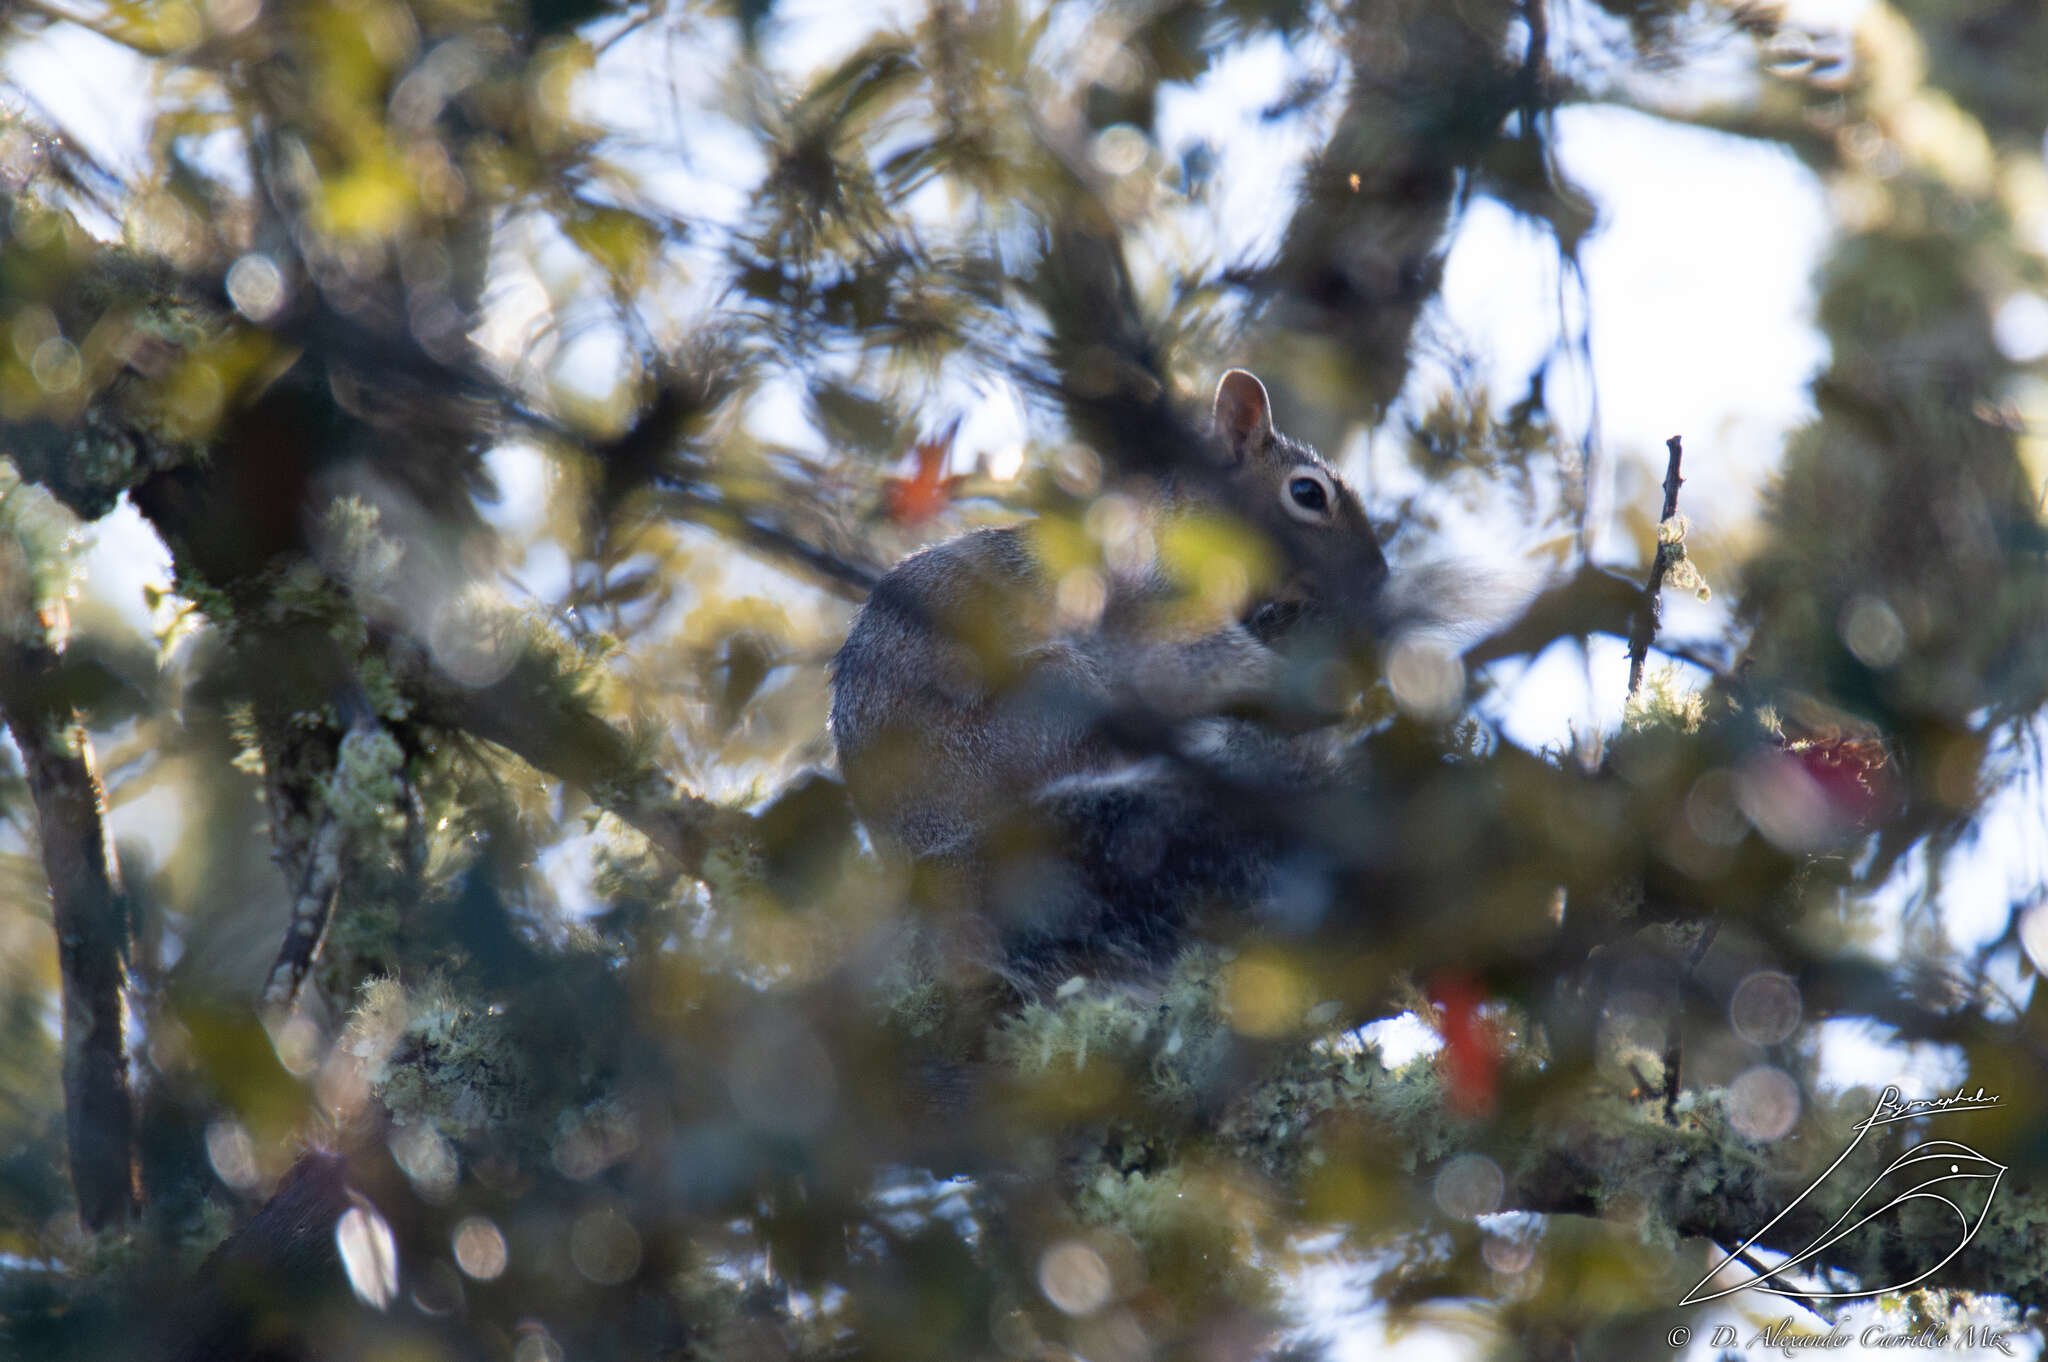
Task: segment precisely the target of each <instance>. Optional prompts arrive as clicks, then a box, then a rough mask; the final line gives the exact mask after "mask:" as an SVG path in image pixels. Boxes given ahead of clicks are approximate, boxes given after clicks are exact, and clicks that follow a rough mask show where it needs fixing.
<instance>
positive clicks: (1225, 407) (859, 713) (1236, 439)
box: [830, 369, 1389, 991]
mask: <svg viewBox="0 0 2048 1362" xmlns="http://www.w3.org/2000/svg"><path fill="white" fill-rule="evenodd" d="M1212 415H1213V421H1212V432H1211V434H1210V436H1209V440H1208V443H1207V447H1206V448H1204V449H1202V450H1199V451H1191V457H1190V458H1188V459H1187V460H1186V467H1185V469H1184V470H1183V471H1181V472H1178V473H1176V474H1174V475H1172V476H1171V477H1170V478H1169V479H1166V480H1163V481H1160V482H1157V483H1150V484H1146V485H1145V486H1144V487H1143V489H1142V490H1141V495H1142V496H1143V500H1144V505H1145V512H1146V514H1148V515H1149V516H1150V517H1152V524H1153V526H1154V527H1155V528H1160V527H1164V526H1167V525H1170V524H1171V523H1172V522H1173V521H1174V520H1175V519H1176V518H1186V517H1190V516H1201V517H1207V518H1209V519H1210V520H1216V519H1225V520H1229V521H1233V522H1236V523H1237V524H1238V525H1240V526H1242V527H1245V528H1247V529H1249V530H1250V531H1252V532H1253V533H1254V534H1255V535H1256V537H1257V538H1258V539H1259V540H1263V541H1264V547H1265V548H1267V549H1270V550H1271V554H1270V556H1271V557H1274V558H1277V560H1278V563H1279V572H1278V573H1277V581H1275V582H1274V583H1272V584H1270V585H1269V586H1268V587H1267V588H1266V589H1264V590H1261V591H1259V592H1257V594H1256V596H1255V598H1254V599H1253V600H1251V601H1250V602H1249V603H1248V604H1246V605H1245V606H1244V608H1243V610H1242V612H1241V613H1240V614H1239V615H1237V617H1235V618H1228V619H1224V620H1220V621H1219V620H1215V619H1213V618H1211V619H1209V620H1207V621H1204V622H1202V623H1200V624H1197V625H1195V626H1193V627H1190V626H1189V625H1188V624H1187V622H1186V618H1185V615H1184V614H1183V615H1175V614H1174V612H1173V609H1172V607H1173V606H1174V604H1175V602H1176V600H1177V599H1180V598H1179V597H1178V594H1177V593H1176V591H1175V589H1174V585H1173V583H1171V582H1170V581H1169V580H1168V578H1167V576H1166V574H1165V572H1164V570H1163V569H1162V568H1161V567H1160V566H1159V565H1158V564H1157V562H1156V560H1155V561H1151V562H1147V563H1142V564H1140V565H1139V566H1137V567H1135V568H1132V569H1131V570H1128V571H1117V572H1111V573H1110V574H1109V575H1108V578H1109V579H1108V580H1107V581H1106V582H1104V583H1102V584H1101V585H1102V590H1101V592H1100V610H1099V612H1096V611H1092V610H1084V611H1080V612H1075V611H1071V610H1069V611H1063V610H1062V609H1061V604H1060V600H1059V597H1060V595H1061V592H1060V589H1059V588H1060V584H1059V583H1057V582H1055V581H1053V580H1051V579H1050V574H1049V572H1048V570H1047V567H1046V565H1045V563H1044V562H1043V561H1042V555H1041V553H1040V552H1039V551H1038V549H1037V548H1036V544H1037V543H1038V542H1039V541H1037V540H1035V538H1034V527H1033V525H1032V524H1031V523H1026V524H1023V525H1017V526H1011V527H1008V528H1002V529H984V530H976V531H973V532H970V533H967V534H964V535H961V536H959V537H957V538H954V539H951V540H948V541H946V542H943V543H940V544H938V545H935V546H933V547H930V548H927V549H924V550H922V551H920V552H918V553H915V554H913V555H911V556H910V557H908V558H906V559H904V560H903V561H902V562H901V563H899V564H898V565H897V566H896V567H895V568H894V569H892V570H891V571H890V572H889V573H888V574H887V575H886V576H884V577H883V578H882V580H881V581H880V582H879V583H878V584H877V585H876V587H875V589H874V591H873V593H872V594H871V595H870V597H869V599H868V601H867V603H866V604H865V605H864V606H863V607H862V609H861V611H860V613H859V615H858V617H857V618H856V619H855V621H854V623H853V625H852V628H851V630H850V631H849V632H848V635H847V638H846V642H845V645H844V646H843V647H842V648H841V649H840V650H839V653H838V655H837V656H836V657H835V658H834V659H833V662H832V667H831V682H832V708H831V717H830V727H831V732H832V736H833V740H834V743H835V745H836V747H837V749H838V755H839V765H840V771H841V774H842V776H843V778H844V780H845V783H846V789H847V793H848V795H849V796H850V797H851V799H852V802H853V806H854V809H855V811H856V812H857V813H858V815H859V816H860V819H861V821H862V822H863V823H864V824H865V825H866V827H867V828H868V830H869V833H870V835H871V837H872V838H873V839H874V841H875V842H876V843H877V845H878V848H879V849H880V850H882V851H883V853H884V854H885V855H886V856H888V857H891V858H892V859H896V860H899V861H903V860H907V861H908V863H909V865H910V866H911V867H912V869H913V870H914V871H915V872H918V873H919V874H920V875H921V876H922V882H923V883H924V885H925V887H926V889H927V891H928V896H930V897H940V896H941V895H943V896H946V897H951V898H954V899H955V900H956V901H957V900H958V899H959V898H960V897H963V896H964V898H965V899H966V901H967V906H970V907H973V908H975V909H977V910H979V914H980V916H981V919H982V920H983V921H984V922H985V923H986V924H987V925H988V926H989V927H990V928H991V929H992V931H993V934H994V938H995V951H994V957H995V958H994V961H993V964H994V967H995V969H996V970H997V972H998V973H999V974H1001V975H1002V976H1004V977H1006V978H1007V979H1009V980H1010V981H1011V982H1012V983H1013V984H1015V985H1016V986H1017V987H1019V988H1020V990H1024V991H1030V990H1031V989H1033V988H1035V987H1039V986H1042V985H1044V984H1046V983H1048V982H1055V983H1056V982H1060V981H1063V980H1064V979H1065V978H1067V977H1069V975H1070V974H1071V973H1072V972H1074V971H1075V970H1077V969H1090V968H1094V969H1103V970H1111V969H1113V970H1136V969H1140V968H1143V967H1145V966H1158V965H1163V964H1165V963H1167V962H1168V960H1169V959H1170V958H1171V956H1172V954H1174V953H1175V951H1176V949H1177V947H1178V946H1179V945H1180V944H1181V943H1182V942H1183V941H1184V939H1185V937H1186V925H1187V923H1188V922H1189V920H1190V918H1191V917H1192V915H1193V914H1194V913H1195V912H1196V911H1198V910H1200V909H1202V908H1205V907H1208V906H1213V905H1215V904H1219V903H1223V902H1228V901H1233V900H1234V901H1239V902H1242V901H1245V900H1248V899H1251V900H1256V899H1259V898H1262V897H1266V896H1270V895H1271V893H1272V892H1273V889H1274V884H1273V881H1274V876H1275V873H1276V869H1277V867H1278V865H1279V862H1280V860H1281V858H1282V852H1283V850H1284V849H1283V848H1282V846H1281V845H1280V842H1279V839H1278V836H1277V834H1276V832H1275V830H1274V829H1273V827H1272V825H1271V824H1272V820H1270V819H1268V820H1263V821H1262V820H1260V819H1258V818H1255V817H1247V816H1245V811H1244V804H1245V801H1246V799H1247V798H1252V799H1253V800H1254V801H1256V797H1257V791H1259V790H1262V789H1263V790H1268V791H1272V790H1278V791H1280V792H1282V793H1303V792H1307V791H1310V790H1312V789H1314V788H1316V787H1317V785H1318V783H1319V782H1325V781H1328V780H1329V779H1331V778H1333V777H1334V774H1335V770H1336V765H1335V760H1334V758H1333V757H1332V756H1331V748H1332V744H1331V743H1330V742H1329V741H1328V734H1327V729H1328V725H1329V724H1330V723H1331V722H1332V721H1333V720H1334V719H1336V718H1337V717H1338V716H1339V713H1340V711H1341V705H1340V704H1337V703H1335V702H1334V701H1333V700H1332V698H1331V697H1329V696H1327V695H1320V696H1319V695H1318V694H1317V693H1316V692H1317V691H1318V690H1319V689H1327V687H1322V688H1319V687H1318V686H1316V685H1315V684H1314V680H1315V669H1314V668H1313V667H1312V666H1310V665H1304V663H1303V661H1302V655H1303V653H1304V650H1303V649H1301V648H1300V647H1298V646H1297V645H1299V644H1300V643H1301V642H1302V641H1303V640H1321V644H1320V646H1321V648H1322V655H1323V656H1329V655H1330V653H1331V651H1332V649H1333V648H1334V646H1336V645H1335V642H1334V641H1336V640H1341V639H1344V638H1353V639H1355V638H1359V637H1366V638H1371V637H1375V636H1377V635H1378V634H1379V633H1381V632H1383V625H1384V623H1385V621H1384V619H1383V618H1382V606H1381V599H1382V596H1383V594H1384V593H1383V588H1384V587H1385V585H1386V583H1387V580H1388V575H1389V573H1388V567H1387V561H1386V558H1385V557H1384V555H1383V554H1382V552H1381V549H1380V544H1379V540H1378V537H1377V536H1376V535H1375V534H1374V532H1373V528H1372V524H1371V522H1370V520H1368V518H1367V517H1366V514H1365V511H1364V509H1363V507H1362V506H1361V505H1360V503H1359V500H1358V498H1357V497H1356V496H1355V495H1354V494H1353V493H1352V491H1351V490H1350V489H1349V488H1348V487H1346V486H1345V485H1344V482H1343V480H1342V479H1341V478H1340V477H1339V476H1338V474H1337V472H1336V470H1335V469H1334V468H1332V467H1331V466H1330V464H1329V463H1328V462H1326V461H1325V460H1324V459H1323V458H1322V456H1320V455H1319V454H1317V453H1316V452H1315V451H1314V450H1313V449H1311V448H1309V447H1308V446H1306V445H1304V444H1301V443H1299V442H1297V441H1294V440H1290V439H1288V438H1287V437H1285V436H1284V435H1281V434H1280V433H1279V432H1278V431H1276V430H1275V429H1274V426H1273V418H1272V408H1271V403H1270V400H1269V398H1268V396H1267V392H1266V388H1265V385H1264V384H1262V383H1261V382H1260V381H1259V380H1258V379H1257V378H1256V377H1254V376H1253V375H1251V374H1250V373H1247V372H1245V371H1244V370H1242V369H1232V370H1230V371H1229V372H1227V373H1225V374H1224V375H1223V376H1222V378H1221V379H1220V380H1219V382H1218V383H1217V385H1216V392H1215V399H1214V404H1213V412H1212ZM1092 603H1093V602H1084V604H1092ZM1077 613H1078V614H1079V615H1080V616H1081V617H1080V619H1078V620H1077V619H1076V618H1074V616H1075V615H1076V614H1077ZM1305 651H1306V654H1307V655H1308V656H1311V657H1313V656H1314V655H1315V649H1314V648H1310V649H1307V650H1305Z"/></svg>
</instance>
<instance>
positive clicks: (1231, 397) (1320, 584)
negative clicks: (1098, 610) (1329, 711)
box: [1215, 369, 1387, 635]
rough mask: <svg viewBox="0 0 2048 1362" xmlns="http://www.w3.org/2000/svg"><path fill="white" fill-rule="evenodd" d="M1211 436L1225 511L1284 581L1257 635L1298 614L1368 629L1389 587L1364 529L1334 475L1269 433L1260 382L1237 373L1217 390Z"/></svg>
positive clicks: (1373, 539) (1383, 563)
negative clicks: (1264, 550)
mask: <svg viewBox="0 0 2048 1362" xmlns="http://www.w3.org/2000/svg"><path fill="white" fill-rule="evenodd" d="M1215 430H1216V438H1217V440H1218V450H1219V456H1220V457H1221V458H1222V460H1223V471H1224V475H1225V477H1226V478H1227V480H1228V481H1229V483H1230V486H1231V500H1232V502H1233V506H1232V509H1233V510H1235V511H1236V512H1237V513H1238V514H1240V515H1242V516H1243V517H1244V518H1245V519H1247V520H1248V521H1250V522H1251V523H1252V524H1253V525H1255V526H1256V527H1257V528H1258V529H1260V530H1261V531H1263V532H1264V534H1265V535H1266V537H1267V538H1268V539H1269V540H1270V541H1271V542H1272V544H1273V547H1274V548H1275V549H1276V550H1277V551H1278V552H1279V553H1280V555H1281V557H1282V559H1283V562H1284V575H1283V577H1282V579H1281V582H1280V586H1279V588H1278V589H1277V590H1276V591H1275V592H1274V593H1273V594H1272V595H1271V597H1270V598H1269V599H1266V600H1263V601H1260V602H1257V603H1256V604H1255V605H1254V607H1253V614H1254V616H1256V617H1257V618H1255V619H1253V620H1252V621H1251V622H1252V624H1253V627H1254V628H1255V629H1256V630H1257V631H1258V632H1259V633H1261V634H1262V635H1266V634H1268V633H1274V632H1284V626H1285V625H1287V624H1291V623H1292V622H1293V621H1294V620H1296V619H1298V618H1301V617H1303V616H1316V617H1320V618H1323V619H1326V620H1328V621H1329V622H1331V623H1334V624H1336V625H1337V626H1338V627H1339V628H1341V629H1344V630H1347V631H1348V630H1358V631H1361V632H1367V633H1369V632H1371V630H1372V628H1373V621H1374V615H1373V606H1374V603H1375V601H1377V599H1378V597H1379V593H1380V588H1381V586H1383V585H1384V584H1385V582H1386V580H1387V560H1386V558H1385V556H1384V555H1382V554H1381V552H1380V545H1379V539H1378V537H1377V536H1376V535H1374V533H1373V529H1372V522H1371V521H1370V520H1368V519H1367V518H1366V515H1365V509H1364V507H1362V506H1361V505H1360V504H1359V501H1358V498H1357V497H1356V496H1355V495H1353V493H1352V491H1351V489H1350V488H1349V487H1346V486H1345V485H1344V481H1343V479H1342V478H1340V477H1338V476H1337V471H1336V470H1335V469H1333V468H1331V467H1330V465H1329V464H1328V463H1326V462H1324V460H1323V457H1322V456H1321V455H1320V454H1318V453H1316V452H1315V451H1314V450H1313V449H1310V448H1309V447H1308V446H1307V445H1304V444H1300V443H1298V442H1296V441H1294V440H1290V439H1288V438H1287V437H1286V436H1284V435H1281V434H1280V433H1279V432H1278V431H1276V430H1274V429H1273V413H1272V406H1271V403H1270V402H1269V400H1268V399H1267V396H1266V385H1265V384H1263V383H1261V382H1259V380H1258V379H1257V378H1254V377H1253V376H1252V375H1251V374H1249V373H1246V372H1245V371H1244V370H1242V369H1232V370H1231V371H1230V372H1228V373H1226V374H1224V375H1223V377H1222V379H1220V380H1219V381H1218V382H1217V384H1216V406H1215Z"/></svg>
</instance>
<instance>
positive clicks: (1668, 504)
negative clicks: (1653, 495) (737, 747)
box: [1628, 435, 1685, 695]
mask: <svg viewBox="0 0 2048 1362" xmlns="http://www.w3.org/2000/svg"><path fill="white" fill-rule="evenodd" d="M1679 440H1680V437H1679V436H1676V435H1674V436H1672V437H1671V438H1670V439H1668V440H1666V441H1665V442H1664V447H1665V448H1666V449H1668V450H1670V451H1671V460H1670V462H1669V463H1667V464H1666V465H1665V467H1664V513H1663V514H1662V515H1660V516H1658V517H1657V523H1658V524H1659V525H1660V526H1661V525H1663V524H1664V522H1665V521H1667V520H1669V519H1671V517H1673V516H1675V515H1677V514H1678V489H1679V488H1680V487H1683V486H1684V485H1685V479H1684V478H1682V477H1680V476H1679V474H1678V465H1679V460H1680V459H1682V458H1683V457H1684V455H1685V448H1684V446H1683V445H1682V444H1680V443H1679ZM1673 557H1674V555H1673V553H1672V546H1671V545H1669V544H1666V543H1665V542H1664V541H1663V540H1662V538H1659V539H1658V541H1657V555H1656V557H1655V558H1654V559H1653V560H1652V561H1651V563H1650V580H1649V581H1648V582H1647V583H1646V584H1645V585H1644V587H1643V608H1642V610H1641V611H1640V612H1639V613H1638V614H1637V615H1636V623H1635V627H1634V628H1633V629H1631V630H1630V631H1629V636H1628V693H1629V694H1630V695H1634V694H1635V693H1636V692H1637V691H1639V690H1641V689H1642V686H1643V663H1644V662H1646V661H1647V660H1648V659H1649V656H1650V645H1651V644H1652V643H1655V642H1656V641H1657V626H1658V624H1660V623H1661V622H1662V621H1663V616H1664V607H1663V604H1662V601H1661V598H1660V596H1659V593H1660V592H1661V591H1663V589H1664V574H1665V572H1667V571H1668V570H1669V569H1670V567H1671V562H1672V558H1673Z"/></svg>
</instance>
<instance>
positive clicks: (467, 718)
mask: <svg viewBox="0 0 2048 1362" xmlns="http://www.w3.org/2000/svg"><path fill="white" fill-rule="evenodd" d="M391 653H392V656H393V671H394V674H396V675H399V676H400V677H402V678H403V681H404V684H405V688H406V693H407V695H408V696H409V697H410V698H411V699H412V700H413V702H414V711H413V712H414V715H415V716H416V717H417V718H419V719H421V720H423V721H424V722H427V723H431V724H435V725H437V726H439V727H442V728H447V729H453V730H456V731H459V732H464V733H469V734H471V735H473V736H475V737H479V738H482V739H484V740H486V741H488V742H493V743H496V744H497V745H498V746H500V747H503V748H505V749H506V750H507V751H509V752H511V753H513V754H514V755H515V756H517V757H519V758H520V759H521V760H523V761H525V762H526V763H527V764H528V765H529V766H532V767H533V768H534V769H535V770H538V771H545V772H547V773H548V774H549V775H552V776H556V777H559V778H560V779H562V780H565V781H567V782H568V783H570V784H571V785H575V786H578V787H580V788H581V789H582V790H583V791H584V792H585V793H587V794H588V795H589V796H590V798H591V799H592V801H593V802H595V803H596V804H597V806H598V807H599V808H601V809H603V810H605V811H606V812H607V813H610V814H612V815H613V816H615V817H617V818H618V819H619V820H620V821H622V822H624V823H625V824H627V825H628V826H629V827H632V828H635V829H637V830H638V831H639V832H641V833H642V834H644V835H645V836H646V837H647V840H648V841H649V842H651V843H652V844H653V845H654V847H655V849H656V850H657V851H659V852H661V853H662V854H663V855H664V856H666V857H667V858H668V859H669V860H670V861H671V862H672V863H673V864H674V865H675V866H676V867H677V868H679V869H681V870H682V871H684V872H685V873H686V874H691V875H697V874H701V873H702V871H703V868H704V861H705V858H706V857H707V856H708V855H709V854H710V852H711V850H712V848H713V847H715V846H717V845H718V844H719V843H720V842H723V841H729V840H735V839H744V838H745V836H746V834H747V831H748V829H750V828H751V827H752V826H753V820H752V819H751V818H749V817H748V816H747V815H746V814H744V813H741V812H738V811H736V810H733V809H728V808H726V807H725V806H724V805H721V804H717V803H714V802H712V801H711V800H708V799H705V798H703V797H701V796H699V795H695V794H692V793H690V792H689V791H687V790H684V789H681V788H680V787H678V786H677V784H676V783H675V781H674V780H673V779H672V778H671V777H670V776H669V775H668V773H667V772H665V771H663V770H662V769H661V768H660V767H659V766H657V765H655V764H654V763H653V762H652V761H651V760H649V759H648V758H647V757H646V756H645V755H644V754H643V753H641V752H638V751H636V750H635V748H634V745H633V743H632V742H631V741H630V740H629V739H628V738H627V736H626V735H625V734H623V733H621V732H620V731H619V730H618V729H617V728H615V727H613V726H612V725H611V724H610V723H609V722H607V721H606V720H605V719H604V718H603V716H601V715H599V714H597V713H595V712H594V711H592V710H591V709H590V707H589V706H588V705H587V704H585V703H584V702H583V700H582V697H581V696H580V695H579V694H577V693H576V690H575V679H574V678H573V677H572V676H570V675H569V674H568V673H566V672H565V671H564V670H563V669H562V668H561V667H560V666H558V665H557V664H556V662H555V661H554V660H553V659H552V658H550V657H548V656H547V655H546V654H545V653H544V652H543V650H541V649H537V648H529V649H527V650H526V651H525V652H524V653H522V654H521V655H520V658H519V660H518V661H517V662H516V663H514V664H513V666H512V668H511V670H510V671H508V672H507V673H506V674H505V675H504V676H503V677H501V678H500V679H499V680H497V681H494V682H492V683H490V684H489V685H486V686H476V687H473V686H466V685H463V684H462V683H461V682H458V681H456V680H454V679H453V678H451V677H449V676H448V675H446V674H445V673H443V672H441V671H440V670H439V669H438V668H436V667H434V666H433V664H432V662H431V661H430V660H429V659H428V658H427V657H426V656H425V655H424V654H423V653H422V652H421V651H420V650H419V649H418V648H417V647H415V646H414V645H412V644H410V643H408V642H404V641H394V642H393V643H392V645H391Z"/></svg>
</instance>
